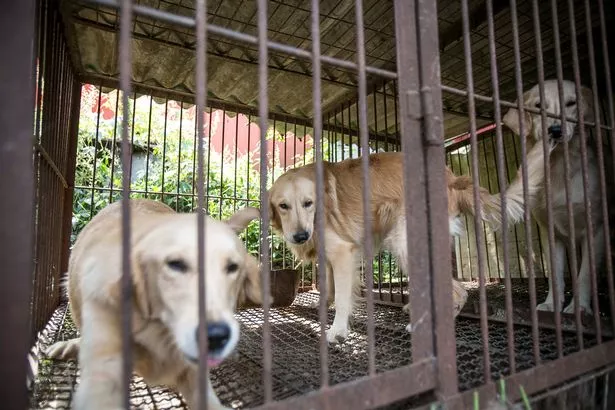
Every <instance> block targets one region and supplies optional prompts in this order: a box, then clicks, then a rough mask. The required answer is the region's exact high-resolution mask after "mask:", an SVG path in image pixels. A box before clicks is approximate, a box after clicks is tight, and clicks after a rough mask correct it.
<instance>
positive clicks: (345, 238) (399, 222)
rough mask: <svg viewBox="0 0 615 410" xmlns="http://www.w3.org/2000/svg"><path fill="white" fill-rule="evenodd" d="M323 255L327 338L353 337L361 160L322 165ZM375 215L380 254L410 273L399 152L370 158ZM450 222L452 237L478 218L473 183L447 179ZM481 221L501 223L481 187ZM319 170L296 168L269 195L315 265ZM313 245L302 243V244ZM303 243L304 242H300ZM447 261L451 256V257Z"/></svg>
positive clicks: (293, 241) (459, 293) (296, 249)
mask: <svg viewBox="0 0 615 410" xmlns="http://www.w3.org/2000/svg"><path fill="white" fill-rule="evenodd" d="M323 165H324V180H325V185H324V191H325V192H324V198H323V199H324V206H325V215H324V216H325V218H324V219H325V221H324V224H325V233H324V237H325V242H326V245H325V252H326V261H327V278H328V282H329V283H330V284H331V285H332V286H330V289H332V288H334V291H331V292H329V296H330V299H329V303H331V302H332V299H331V297H332V296H333V295H334V300H335V309H336V313H335V319H334V321H333V324H332V326H331V328H330V329H329V330H328V331H327V340H328V341H330V342H334V341H335V340H337V339H340V338H342V339H343V338H345V337H346V336H347V334H348V320H349V316H350V314H351V312H352V307H353V301H354V296H355V294H356V293H357V290H358V287H359V284H360V282H359V280H358V275H356V274H355V266H356V264H357V262H358V260H359V255H360V254H361V251H362V249H363V203H362V189H363V187H362V185H363V184H362V178H361V175H362V168H361V159H360V158H357V159H350V160H345V161H342V162H338V163H331V162H324V163H323ZM369 174H370V181H371V183H370V187H371V193H370V205H371V209H370V215H371V218H372V219H371V222H372V235H373V238H374V243H375V244H376V246H377V247H383V248H384V249H386V250H388V251H390V252H392V253H393V254H394V255H395V256H396V257H397V258H398V260H399V261H400V265H401V266H406V260H407V245H406V222H405V208H404V187H403V177H404V176H403V157H402V154H401V153H393V152H391V153H378V154H372V155H370V157H369ZM447 182H448V196H449V221H450V229H451V233H452V234H455V233H459V232H458V231H459V230H458V229H456V228H455V227H456V226H457V224H458V222H457V218H458V216H459V214H460V213H461V212H473V211H474V207H473V196H472V195H473V194H472V190H473V185H472V182H471V179H469V178H468V177H457V176H455V175H454V174H453V173H452V172H450V170H448V172H447ZM480 197H481V199H482V201H483V217H484V218H487V217H491V218H494V219H497V218H498V214H499V212H500V207H499V200H498V198H497V197H496V196H491V195H489V193H488V192H487V191H486V190H484V189H482V188H480ZM315 202H316V190H315V164H309V165H306V166H303V167H300V168H295V169H292V170H290V171H288V172H286V173H285V174H283V175H281V176H280V177H279V178H278V179H277V180H276V181H275V183H274V184H273V186H272V187H271V189H270V191H269V207H270V210H271V211H270V212H271V221H272V226H273V228H274V229H275V230H276V231H278V232H280V233H281V234H282V235H283V236H284V239H285V240H286V242H287V243H288V245H289V247H290V249H291V250H292V251H293V253H294V254H295V255H296V256H297V257H298V258H299V259H302V260H305V261H314V259H315V258H316V249H317V246H316V235H315V234H314V216H315V208H316V206H315ZM304 238H307V240H305V241H302V239H304ZM297 239H299V240H297ZM446 252H447V257H448V250H446ZM453 288H454V295H455V303H454V305H455V306H454V314H455V315H457V314H458V313H459V311H460V310H461V308H462V307H463V304H465V301H466V299H467V292H466V291H465V289H463V287H462V286H461V284H459V283H458V282H456V281H453Z"/></svg>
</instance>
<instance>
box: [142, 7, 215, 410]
mask: <svg viewBox="0 0 615 410" xmlns="http://www.w3.org/2000/svg"><path fill="white" fill-rule="evenodd" d="M206 15H207V0H197V2H196V16H195V19H196V38H197V44H196V114H195V115H196V121H195V123H196V128H197V132H196V135H195V137H196V139H197V143H196V145H197V154H196V157H197V160H196V162H197V177H196V179H197V272H198V275H199V276H198V286H199V325H198V335H199V337H198V344H199V363H198V365H199V369H198V385H199V389H198V390H199V402H198V407H199V409H200V410H207V409H208V408H209V406H208V403H207V402H208V397H209V394H208V389H209V380H208V373H209V372H208V366H207V357H208V356H209V353H208V352H209V348H208V346H209V343H208V338H207V299H206V291H205V290H206V289H207V275H206V272H205V259H206V258H207V255H206V248H205V241H206V240H207V238H206V237H205V212H206V207H207V205H206V203H205V195H204V192H203V189H204V187H205V169H204V168H205V159H204V155H203V150H204V148H205V147H204V143H205V142H204V135H203V131H204V129H203V128H204V125H205V124H204V120H205V104H206V101H207V100H206V98H207V55H206V54H205V51H206V49H207V18H206ZM135 102H136V101H135ZM150 113H151V111H150ZM223 124H224V122H223ZM222 135H223V138H224V131H223V133H222ZM222 146H223V147H224V144H223V145H222ZM208 174H209V172H208ZM220 194H221V195H222V192H221V193H220ZM221 212H222V207H220V213H221Z"/></svg>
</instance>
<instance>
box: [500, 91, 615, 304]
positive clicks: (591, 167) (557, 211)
mask: <svg viewBox="0 0 615 410" xmlns="http://www.w3.org/2000/svg"><path fill="white" fill-rule="evenodd" d="M563 91H564V93H563V94H564V100H563V101H561V102H560V99H559V93H558V83H557V80H547V81H545V83H544V94H545V100H544V101H541V100H540V94H539V86H538V85H535V86H534V87H532V88H531V89H529V90H528V91H526V92H525V93H524V94H523V105H524V106H526V107H530V108H534V109H537V108H541V107H543V108H544V109H545V111H546V112H548V113H551V114H555V115H557V116H558V117H559V116H560V114H561V113H562V110H563V112H564V113H565V115H566V117H567V118H572V119H575V120H576V119H578V113H579V112H581V111H582V112H583V116H584V118H585V121H589V122H593V121H594V118H595V116H594V107H593V95H592V91H591V90H590V89H588V88H586V87H582V89H581V93H580V95H577V94H576V90H575V84H574V83H573V82H571V81H564V82H563ZM521 120H523V125H524V127H523V128H524V134H525V135H526V136H528V137H530V138H528V142H529V143H530V144H534V147H532V150H531V151H535V150H536V146H538V149H540V148H541V147H542V141H543V138H549V143H550V147H551V151H550V154H549V155H550V157H549V170H550V174H551V189H552V195H551V203H552V216H553V224H554V231H555V243H554V253H555V255H554V260H555V266H551V267H550V269H549V272H550V273H551V274H550V277H551V280H554V281H555V286H556V288H557V292H558V296H559V306H555V302H554V295H553V288H552V286H549V293H548V295H547V298H546V299H545V301H544V302H543V303H540V304H539V305H538V306H537V308H538V309H539V310H544V311H553V310H554V309H558V310H559V311H561V310H562V307H563V304H564V267H565V263H566V247H567V245H568V241H569V238H570V235H571V231H570V227H569V225H568V214H567V208H566V183H567V181H566V178H565V173H564V147H563V144H561V142H562V141H563V140H564V138H565V139H566V140H567V141H568V147H569V153H570V155H569V160H570V162H569V167H570V168H569V169H570V174H569V178H568V180H569V181H568V183H569V184H570V185H569V186H570V201H571V205H572V215H573V219H574V227H575V232H574V235H575V236H574V238H573V239H574V241H575V242H576V244H577V246H578V247H580V248H581V255H582V257H581V268H580V270H579V271H578V272H579V273H578V282H577V283H578V286H579V287H578V289H579V308H580V309H581V311H584V312H585V313H591V312H592V308H591V282H590V280H591V277H590V271H589V268H590V267H589V250H588V236H587V234H588V232H587V224H586V219H585V209H586V208H585V201H584V198H585V195H584V192H583V173H582V164H581V137H580V133H579V127H578V126H577V123H576V122H572V121H566V122H565V124H564V126H563V127H562V122H561V120H560V118H551V117H547V118H546V129H547V135H543V128H542V122H541V116H540V114H534V113H529V112H527V111H525V115H524V116H523V118H522V119H521V118H520V115H519V111H518V110H517V109H514V108H511V109H509V110H508V112H507V113H506V114H505V115H504V117H503V119H502V121H503V123H504V124H505V125H507V126H508V127H509V128H510V129H511V130H512V131H513V132H514V133H515V134H516V135H520V121H521ZM586 132H587V135H588V136H589V135H590V131H589V128H587V131H586ZM604 151H605V156H606V157H605V163H606V164H610V163H612V162H610V161H611V159H610V158H609V157H608V153H607V152H606V151H608V150H604ZM530 155H531V154H530ZM535 159H536V160H535V161H528V176H529V179H530V184H529V185H530V187H533V189H534V188H537V189H535V192H533V195H531V196H530V203H529V204H528V207H529V208H530V209H531V212H532V215H533V216H534V218H535V219H536V220H537V222H538V223H539V225H540V227H541V229H540V233H541V240H542V243H543V247H544V249H545V252H546V254H547V256H548V243H549V242H548V235H547V232H548V231H547V210H546V197H545V188H544V183H543V178H544V173H543V169H544V160H543V157H542V155H540V156H536V158H535ZM587 162H588V168H587V180H588V182H589V185H588V186H587V187H586V188H587V191H588V193H589V201H590V203H591V204H592V206H591V207H590V210H591V215H590V216H591V222H592V225H593V243H594V251H595V253H594V257H595V261H596V266H598V264H599V263H600V262H601V261H602V259H603V258H604V253H605V249H604V248H605V243H604V242H605V239H604V232H603V224H604V221H603V214H602V208H601V201H602V200H603V198H602V194H601V190H600V182H599V181H600V179H599V169H598V166H599V163H598V154H597V151H596V145H595V144H592V143H589V141H588V144H587ZM608 168H609V167H607V169H608ZM607 175H608V174H607ZM538 182H539V183H538ZM608 184H609V182H608V181H607V192H609V191H610V192H612V191H613V190H612V189H609V188H608V187H609V185H608ZM522 192H523V185H522V183H521V180H520V178H519V177H518V178H517V179H516V180H515V181H514V182H513V183H512V184H511V185H510V186H509V188H508V189H507V191H506V195H507V198H509V199H510V200H511V201H512V202H516V203H517V204H518V206H517V207H516V211H514V207H512V208H513V210H512V212H511V222H513V223H515V222H520V221H522V220H523V198H522ZM577 249H578V248H577ZM546 259H547V261H549V265H550V258H549V257H547V258H546ZM573 269H574V271H575V272H576V271H577V267H573ZM574 308H575V307H574V300H573V301H571V302H570V304H569V305H568V306H567V307H566V308H565V309H564V310H563V311H564V312H565V313H573V312H574Z"/></svg>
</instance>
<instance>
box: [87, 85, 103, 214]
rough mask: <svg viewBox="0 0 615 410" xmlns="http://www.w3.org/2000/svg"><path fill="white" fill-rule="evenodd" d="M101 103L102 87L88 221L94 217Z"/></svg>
mask: <svg viewBox="0 0 615 410" xmlns="http://www.w3.org/2000/svg"><path fill="white" fill-rule="evenodd" d="M101 101H102V85H99V86H98V104H97V105H98V109H97V110H96V133H95V134H94V165H93V166H92V191H91V192H90V220H92V217H94V193H95V192H96V161H97V159H98V139H99V132H100V112H101V107H100V103H101Z"/></svg>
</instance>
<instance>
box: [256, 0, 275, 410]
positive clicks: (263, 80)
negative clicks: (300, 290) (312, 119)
mask: <svg viewBox="0 0 615 410" xmlns="http://www.w3.org/2000/svg"><path fill="white" fill-rule="evenodd" d="M268 59H269V55H268V51H267V0H258V89H259V90H258V116H259V118H258V121H259V126H260V174H261V175H260V177H261V180H260V197H261V216H262V225H261V240H260V245H261V261H262V263H261V269H262V271H261V274H262V275H263V276H262V283H261V285H262V289H263V315H264V320H263V350H264V354H263V385H264V389H265V403H269V402H270V401H271V400H272V399H273V381H272V374H271V366H272V358H271V323H270V320H269V319H270V318H269V308H270V304H271V301H270V296H271V295H270V291H269V283H270V277H269V272H270V268H269V265H270V263H271V259H270V255H269V245H268V243H267V237H268V235H267V233H268V230H269V207H268V206H266V204H267V203H268V201H267V127H268V125H269V121H268V119H267V114H268V111H269V100H268V89H267V75H268V73H267V62H268ZM274 132H275V130H274ZM274 146H275V141H274ZM272 163H273V165H275V159H273V161H272Z"/></svg>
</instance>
